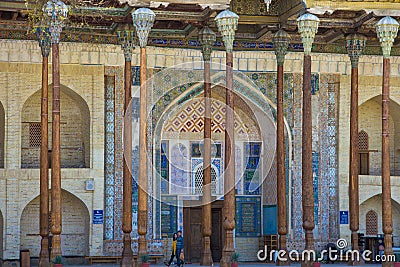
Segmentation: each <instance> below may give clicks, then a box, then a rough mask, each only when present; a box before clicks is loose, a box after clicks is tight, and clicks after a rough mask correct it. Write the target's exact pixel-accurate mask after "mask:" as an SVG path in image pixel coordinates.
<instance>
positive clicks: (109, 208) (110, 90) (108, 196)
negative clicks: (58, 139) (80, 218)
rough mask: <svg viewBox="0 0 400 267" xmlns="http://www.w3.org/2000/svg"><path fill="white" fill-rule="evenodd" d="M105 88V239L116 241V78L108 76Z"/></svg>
mask: <svg viewBox="0 0 400 267" xmlns="http://www.w3.org/2000/svg"><path fill="white" fill-rule="evenodd" d="M105 80H106V88H105V112H106V116H105V139H106V140H105V144H106V145H105V150H104V153H105V166H104V171H105V208H104V209H105V212H104V213H105V214H104V218H105V220H104V224H105V226H104V239H106V240H112V239H114V195H115V193H114V183H115V182H114V156H115V155H114V131H115V129H114V121H115V119H114V114H115V113H114V101H115V99H114V97H115V96H114V90H115V76H106V77H105Z"/></svg>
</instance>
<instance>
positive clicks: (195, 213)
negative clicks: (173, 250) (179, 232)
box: [183, 201, 223, 262]
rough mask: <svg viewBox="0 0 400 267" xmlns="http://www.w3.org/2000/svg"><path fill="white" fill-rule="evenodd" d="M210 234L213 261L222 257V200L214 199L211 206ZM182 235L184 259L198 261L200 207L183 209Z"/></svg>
mask: <svg viewBox="0 0 400 267" xmlns="http://www.w3.org/2000/svg"><path fill="white" fill-rule="evenodd" d="M211 214H212V219H211V223H212V234H211V253H212V257H213V261H214V262H219V261H220V260H221V257H222V248H223V242H222V241H223V240H222V230H223V229H222V201H216V202H215V203H213V204H212V207H211ZM183 229H184V230H183V235H184V238H185V251H184V252H185V261H186V262H200V257H201V249H202V208H201V207H190V208H184V209H183Z"/></svg>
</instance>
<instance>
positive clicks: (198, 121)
mask: <svg viewBox="0 0 400 267" xmlns="http://www.w3.org/2000/svg"><path fill="white" fill-rule="evenodd" d="M225 109H226V108H225V104H224V103H221V102H219V101H212V104H211V118H212V120H211V131H212V132H213V133H223V132H225ZM204 112H205V108H204V100H203V99H202V98H196V99H193V100H190V101H188V103H186V104H185V105H184V106H182V107H181V108H180V109H179V111H178V112H175V113H174V114H173V116H170V117H169V118H168V120H167V121H166V122H165V124H164V130H165V131H166V132H178V133H181V132H184V133H201V132H203V131H204ZM249 128H250V127H249V126H248V125H247V123H246V122H243V121H242V120H241V119H240V117H239V116H236V117H235V130H236V132H237V133H238V134H246V133H249V132H250V129H249Z"/></svg>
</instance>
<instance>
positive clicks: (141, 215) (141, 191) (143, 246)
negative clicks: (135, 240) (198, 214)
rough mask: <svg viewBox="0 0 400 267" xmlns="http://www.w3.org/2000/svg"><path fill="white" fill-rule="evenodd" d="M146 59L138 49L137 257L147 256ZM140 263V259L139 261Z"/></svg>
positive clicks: (142, 48)
mask: <svg viewBox="0 0 400 267" xmlns="http://www.w3.org/2000/svg"><path fill="white" fill-rule="evenodd" d="M146 78H147V57H146V47H141V48H140V115H139V121H140V126H139V131H140V132H139V186H138V198H139V200H138V201H139V204H138V222H137V223H138V234H139V255H143V254H147V240H146V234H147V218H148V217H147V212H148V211H147V206H148V197H147V192H148V190H147V187H148V180H147V179H148V168H147V157H148V155H147V96H146V94H147V92H146ZM139 261H140V259H139Z"/></svg>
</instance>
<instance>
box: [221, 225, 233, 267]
mask: <svg viewBox="0 0 400 267" xmlns="http://www.w3.org/2000/svg"><path fill="white" fill-rule="evenodd" d="M234 252H235V249H234V247H233V231H232V230H225V244H224V249H223V250H222V258H221V261H220V263H219V266H220V267H231V256H232V253H234Z"/></svg>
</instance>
